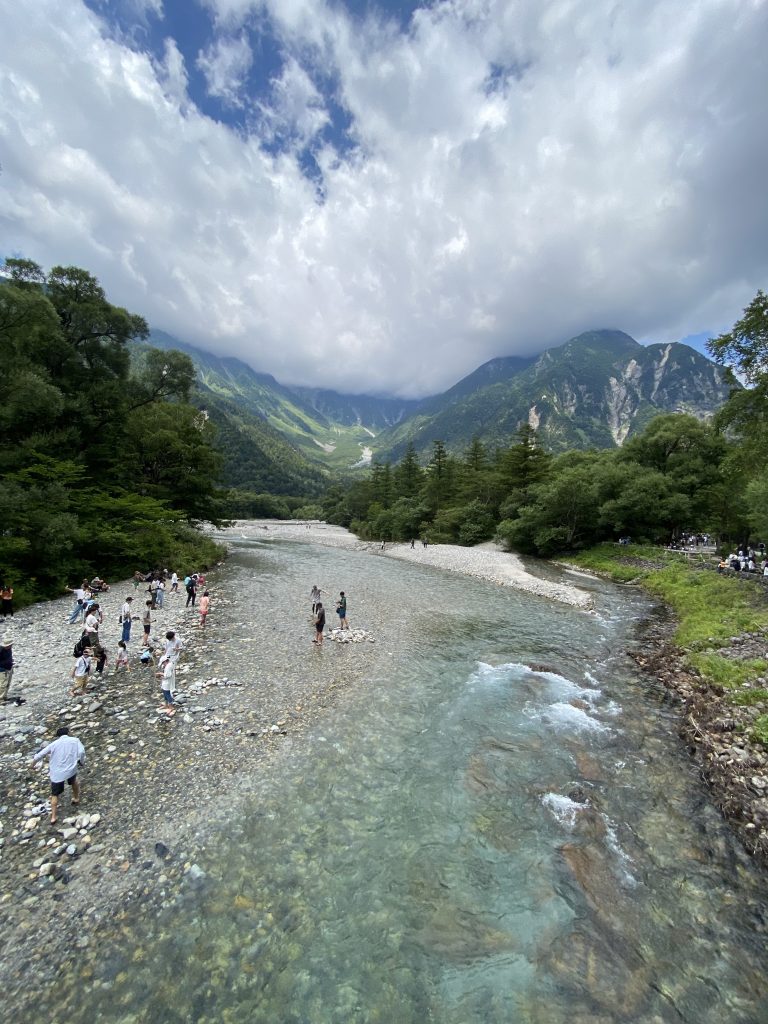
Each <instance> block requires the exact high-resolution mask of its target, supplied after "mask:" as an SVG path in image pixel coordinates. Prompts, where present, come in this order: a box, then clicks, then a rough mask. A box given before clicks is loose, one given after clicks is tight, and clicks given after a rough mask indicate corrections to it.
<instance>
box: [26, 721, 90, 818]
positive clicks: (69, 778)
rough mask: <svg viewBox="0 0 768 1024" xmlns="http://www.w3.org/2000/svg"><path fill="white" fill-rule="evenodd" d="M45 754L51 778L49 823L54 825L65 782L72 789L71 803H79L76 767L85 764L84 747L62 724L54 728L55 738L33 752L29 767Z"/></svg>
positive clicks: (33, 765)
mask: <svg viewBox="0 0 768 1024" xmlns="http://www.w3.org/2000/svg"><path fill="white" fill-rule="evenodd" d="M46 755H48V758H49V761H48V776H49V778H50V780H51V824H52V825H55V824H56V812H57V809H58V806H59V797H60V796H61V794H62V793H63V792H64V783H65V782H66V784H67V785H68V786H69V788H70V790H71V791H72V804H73V805H74V806H75V807H77V805H78V804H79V803H80V783H79V782H78V779H77V769H78V768H80V767H82V766H83V765H84V764H85V747H84V746H83V744H82V743H81V742H80V740H79V739H78V738H77V736H70V735H69V730H68V729H67V728H66V726H62V727H61V729H57V730H56V739H55V740H54V741H53V742H52V743H49V744H48V746H47V747H43V749H42V750H39V751H38V752H37V753H36V754H35V756H34V757H33V758H32V765H31V767H32V768H34V767H35V766H36V765H37V762H38V761H40V760H42V758H44V757H45V756H46Z"/></svg>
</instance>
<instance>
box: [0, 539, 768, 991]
mask: <svg viewBox="0 0 768 1024" xmlns="http://www.w3.org/2000/svg"><path fill="white" fill-rule="evenodd" d="M267 531H269V534H270V535H271V536H272V537H285V538H289V539H292V540H305V541H308V542H309V541H311V542H313V543H321V544H324V545H326V546H330V547H345V548H352V549H355V550H363V551H367V552H369V553H370V555H371V557H380V556H382V555H383V556H385V557H386V556H389V557H394V558H399V559H406V560H409V561H414V562H420V563H421V564H424V565H425V566H430V567H434V568H440V569H448V570H451V571H453V572H460V573H464V574H467V575H472V576H476V577H479V578H482V579H488V580H489V581H492V582H495V583H497V584H498V585H500V586H515V587H519V588H520V589H524V590H526V591H527V592H529V593H533V594H536V595H537V596H539V597H544V598H546V599H549V600H557V601H561V602H564V603H568V604H571V605H573V606H575V607H577V608H583V609H585V610H587V609H588V608H589V607H590V605H591V599H590V595H589V594H588V593H587V592H586V591H582V590H580V589H578V588H577V587H575V586H568V585H562V584H557V583H553V582H552V581H547V580H539V579H538V578H537V577H535V576H533V575H532V574H530V573H528V572H526V571H525V569H524V568H523V566H522V564H521V563H519V561H518V560H517V559H515V558H514V557H513V556H510V555H507V554H506V553H503V552H500V551H497V550H494V549H493V548H492V546H484V547H481V548H479V549H465V548H458V547H455V548H454V547H453V546H430V547H428V548H423V547H421V546H416V547H415V548H413V549H411V548H410V546H409V545H387V546H386V547H385V549H384V551H383V552H382V551H381V548H380V546H379V545H373V544H364V543H361V542H359V541H357V539H356V538H354V537H353V536H352V535H351V534H349V533H347V531H344V530H341V529H340V528H337V527H327V526H325V525H324V524H310V526H309V527H308V526H307V524H298V523H289V524H285V523H272V522H269V523H259V524H255V523H241V524H237V526H236V527H234V528H233V530H232V533H233V534H234V535H235V536H237V537H240V538H244V539H246V540H248V539H257V538H259V537H265V536H266V533H267ZM221 575H222V574H221V573H217V572H216V571H214V572H213V573H211V574H210V576H209V589H210V590H211V594H212V611H211V615H210V616H209V621H208V625H207V627H206V629H205V630H204V631H203V630H201V629H199V628H198V626H197V615H196V613H194V612H193V611H188V610H185V608H184V603H185V595H184V594H183V593H182V594H181V595H175V596H172V595H168V596H167V597H166V607H165V608H164V609H163V610H162V611H158V612H157V613H156V619H155V622H154V624H153V634H154V635H158V636H161V635H163V634H164V633H165V631H166V630H167V629H169V628H174V629H176V630H177V631H178V632H179V634H180V635H181V636H182V638H183V639H184V642H185V649H184V654H183V657H182V660H181V662H180V666H179V672H178V686H179V694H178V699H179V704H180V707H179V710H178V712H177V714H176V716H175V717H174V718H173V719H170V720H169V719H167V718H166V717H165V716H164V715H162V714H160V713H159V711H158V708H159V706H160V700H159V696H160V694H159V684H158V682H157V680H156V679H155V677H154V672H153V671H152V670H151V669H144V668H141V667H140V666H139V665H138V664H137V657H136V655H137V651H138V646H139V645H138V643H137V641H136V640H135V639H134V642H133V644H132V671H131V672H130V673H128V674H123V675H117V676H116V675H114V674H113V672H112V668H111V665H110V666H108V669H107V672H106V674H105V678H104V679H103V680H101V681H100V682H99V683H97V684H95V686H94V688H93V690H92V692H90V693H88V694H87V695H86V696H85V697H84V698H83V699H74V698H71V697H70V696H69V673H70V671H71V667H72V664H73V659H72V646H73V644H74V642H75V640H76V639H77V637H78V636H79V633H80V627H79V626H77V625H74V626H69V625H67V623H66V619H67V615H68V612H69V611H70V609H71V601H70V599H69V598H62V599H61V600H58V601H52V602H48V603H45V604H39V605H36V606H34V607H32V608H30V609H26V610H24V611H22V612H21V613H20V614H18V615H17V617H16V618H15V619H14V620H12V621H11V620H7V621H6V623H5V624H4V630H3V631H4V632H5V633H10V634H11V635H12V636H13V639H14V656H15V660H16V665H17V668H16V674H15V679H14V684H13V688H12V691H11V693H12V696H13V695H20V696H22V697H23V698H24V700H25V702H26V703H24V704H21V705H19V706H16V705H14V704H10V705H5V706H4V707H3V708H2V709H0V787H1V789H0V792H1V794H2V795H1V796H0V882H1V885H0V892H1V893H2V895H0V905H1V906H2V912H3V919H4V923H5V927H4V929H3V933H2V938H1V939H0V979H1V980H2V984H3V990H4V993H5V994H6V996H7V997H9V998H12V999H13V1000H15V1003H16V1005H18V1006H22V1005H24V1003H25V999H26V997H27V994H31V996H33V995H34V991H35V986H39V985H41V984H45V983H46V981H47V980H49V979H53V978H54V977H55V975H56V972H57V970H58V968H59V964H60V963H61V962H62V960H66V959H68V958H70V957H72V956H75V955H76V951H77V949H78V948H84V947H86V946H88V945H89V944H91V943H92V942H93V941H94V934H95V929H96V925H97V924H98V922H99V921H100V920H102V919H103V918H105V917H106V916H108V915H117V916H118V917H119V915H120V914H121V913H122V912H123V910H124V908H125V907H126V906H127V905H128V904H130V903H131V902H133V901H137V900H141V901H144V902H148V903H150V904H156V905H158V906H162V905H164V904H168V903H170V902H172V901H173V900H175V899H176V898H177V897H178V894H179V893H180V892H181V891H183V890H184V888H185V887H189V886H196V885H199V884H200V883H201V880H202V879H201V875H202V869H201V868H200V867H199V866H198V865H197V863H196V860H195V857H196V851H199V850H200V848H201V846H204V844H205V842H206V835H207V834H209V832H210V829H211V828H212V827H214V826H215V825H216V824H217V823H218V822H219V819H220V818H221V817H222V815H226V813H227V812H226V811H225V810H223V808H222V801H221V799H220V797H221V794H222V793H226V794H227V798H228V799H227V805H228V806H233V805H234V803H235V801H234V800H232V799H229V798H230V797H231V796H232V797H234V796H236V794H237V791H238V790H240V789H243V788H245V787H251V786H252V785H253V780H254V778H258V775H259V773H262V772H274V771H279V764H280V759H281V757H282V756H283V754H284V753H285V752H287V751H288V750H290V747H291V744H293V743H295V742H297V741H300V739H301V736H302V733H303V731H304V729H305V728H306V727H308V726H309V725H310V724H313V723H315V722H317V721H320V720H321V719H322V716H324V715H327V714H328V713H329V711H330V710H331V709H332V708H333V706H334V704H335V703H336V701H337V699H338V697H339V695H340V693H341V691H342V690H343V689H344V688H347V687H355V686H361V685H365V682H366V679H367V678H368V677H369V676H370V675H371V673H372V672H373V670H374V668H375V667H376V665H377V664H378V663H379V659H380V658H381V657H382V656H386V655H388V654H389V653H390V652H388V651H387V650H385V649H383V647H382V644H381V643H379V638H378V637H376V636H375V635H372V634H371V633H370V632H368V631H366V630H361V629H353V630H352V631H351V632H350V633H348V634H346V635H345V634H338V633H334V632H331V631H330V630H329V631H328V635H327V642H326V648H330V650H326V651H324V652H323V655H322V656H321V655H320V652H318V651H317V650H314V651H312V650H311V644H310V642H309V641H310V637H311V626H310V622H309V616H308V614H304V612H303V611H302V613H301V615H299V616H298V617H297V620H296V621H295V622H291V623H290V624H288V625H284V624H280V623H264V622H262V621H259V622H258V623H257V622H254V621H252V620H251V619H249V617H248V613H247V610H244V609H243V608H241V607H239V606H238V602H237V601H236V599H235V597H236V595H234V594H232V593H230V592H228V590H227V587H226V586H222V585H220V584H219V580H218V579H217V577H218V576H221ZM309 582H310V584H311V582H312V581H309ZM302 586H304V584H302ZM129 593H130V594H132V595H133V596H134V599H135V600H134V603H135V604H137V605H141V603H142V600H143V597H144V594H143V588H141V589H139V590H138V591H134V589H133V586H132V585H131V584H128V583H125V584H121V585H118V586H115V587H113V588H112V590H111V591H110V593H109V594H108V595H106V597H105V599H104V600H103V602H102V604H103V606H104V611H105V622H104V626H103V627H102V633H103V635H104V638H105V640H106V643H107V647H108V649H109V651H110V654H111V656H114V652H115V650H116V644H117V640H118V638H119V632H120V627H119V625H118V623H117V618H118V612H119V608H120V606H121V604H122V602H123V600H124V598H125V596H126V595H127V594H129ZM305 596H306V598H307V599H308V592H307V594H306V595H305ZM308 610H309V609H308V606H307V609H306V612H307V613H308ZM370 611H371V612H372V613H373V614H372V617H371V620H372V621H377V620H378V618H379V616H378V615H377V614H376V608H371V609H370ZM136 633H139V634H140V624H139V623H136V624H135V625H134V636H135V635H136ZM670 635H671V626H670V627H669V628H667V627H666V625H663V624H658V625H657V627H655V631H654V632H652V633H651V634H650V635H649V636H648V638H647V640H646V639H642V640H641V642H640V643H639V644H638V647H637V650H636V651H635V652H634V656H635V659H636V661H637V662H638V663H639V664H640V665H641V666H642V667H644V668H645V669H647V670H648V671H649V672H652V673H653V675H654V677H655V678H657V679H660V680H661V682H662V683H663V684H664V686H665V687H666V688H667V691H668V692H669V693H670V694H672V695H674V697H675V699H679V700H680V701H682V702H683V704H682V708H681V710H682V712H683V715H682V719H681V732H682V734H683V736H684V738H685V740H686V742H687V743H688V744H689V745H690V747H691V749H692V752H693V753H694V756H695V757H697V758H698V763H699V764H700V765H701V770H702V774H703V776H704V777H705V778H706V779H707V781H708V782H709V783H710V785H711V786H712V792H713V799H714V800H715V802H716V803H717V804H718V805H719V806H720V807H721V808H722V809H723V811H724V813H725V814H726V815H727V816H728V817H729V820H731V821H732V823H733V824H734V826H735V827H736V829H737V831H738V832H739V834H740V835H741V837H742V838H743V840H744V843H745V845H746V846H747V849H749V850H750V851H751V852H753V853H755V854H756V855H758V856H760V857H762V858H763V859H765V857H766V849H767V848H768V846H767V844H766V837H768V766H767V764H766V760H767V759H766V757H765V755H764V753H763V751H762V749H761V748H759V747H755V746H753V745H751V744H750V743H749V740H748V738H747V737H746V735H745V733H744V732H739V731H738V726H739V725H740V724H741V725H744V723H743V722H740V721H736V719H740V716H742V714H743V715H748V714H754V712H753V709H752V708H743V709H738V712H737V713H735V714H734V712H733V708H731V707H730V706H729V707H728V708H727V709H726V706H725V704H724V703H723V702H722V701H721V700H720V696H719V695H718V694H717V693H715V692H710V691H706V690H704V689H703V688H702V685H701V681H700V680H698V679H697V678H696V677H694V676H693V675H692V674H691V673H690V672H688V671H687V670H686V669H685V667H684V666H683V664H682V661H681V660H680V658H679V656H678V655H677V653H676V652H675V651H674V648H672V647H671V646H670ZM334 639H336V640H339V641H342V642H340V643H333V642H332V641H333V640H334ZM349 644H353V645H355V646H354V647H353V648H352V649H351V650H350V648H349V646H348V645H349ZM232 645H235V646H236V650H237V656H238V658H240V659H249V662H250V663H251V664H253V662H254V661H255V660H257V661H258V664H259V665H260V664H261V661H262V660H263V662H264V664H270V665H272V666H274V667H273V668H270V669H265V670H264V671H263V672H259V673H258V682H257V683H256V684H254V683H253V682H245V681H244V680H243V679H242V678H238V674H237V673H233V672H231V670H230V673H229V674H226V673H223V672H222V671H221V670H220V667H219V666H220V662H221V661H222V660H223V658H222V654H223V652H224V650H225V647H226V649H228V650H231V647H232ZM732 647H733V653H734V656H735V657H738V656H746V655H747V654H750V655H754V654H756V653H759V654H761V655H762V654H763V653H764V652H763V638H762V637H741V638H734V641H733V644H732ZM350 653H353V654H354V657H352V658H350V657H346V655H348V654H350ZM326 654H330V655H331V656H330V657H325V655H326ZM260 655H268V657H267V656H265V657H263V658H260V657H259V656H260ZM314 655H318V657H314ZM336 655H339V657H336ZM341 656H344V658H343V669H341V668H340V658H341ZM227 660H228V661H229V662H230V663H231V660H232V659H231V658H229V659H227ZM248 676H249V677H250V679H251V680H252V679H253V676H254V673H253V672H250V673H248ZM755 685H756V686H758V685H764V682H763V683H760V681H759V680H758V681H756V682H755ZM756 709H757V711H759V710H760V707H759V705H757V706H756ZM61 725H67V726H68V727H69V728H70V730H71V731H72V732H73V733H75V734H77V735H79V736H80V738H81V739H82V741H83V743H84V744H85V746H86V748H87V753H88V764H87V769H86V771H85V772H84V773H83V796H82V803H81V806H80V807H78V808H76V809H72V808H70V805H69V802H68V801H69V794H68V793H65V795H64V797H63V799H62V801H61V803H60V808H59V822H58V823H57V824H56V825H55V826H51V825H50V824H49V822H48V805H47V800H48V794H49V785H48V778H47V772H46V771H45V769H44V768H43V767H40V768H39V769H38V770H37V771H32V770H30V767H29V762H30V759H31V756H32V754H33V753H34V752H35V751H36V750H38V749H40V747H41V746H42V745H43V744H44V743H46V742H48V741H49V740H50V739H51V738H52V737H53V735H54V734H55V731H56V728H58V727H59V726H61ZM75 810H76V812H77V813H74V811H75ZM31 979H34V984H33V983H32V981H31Z"/></svg>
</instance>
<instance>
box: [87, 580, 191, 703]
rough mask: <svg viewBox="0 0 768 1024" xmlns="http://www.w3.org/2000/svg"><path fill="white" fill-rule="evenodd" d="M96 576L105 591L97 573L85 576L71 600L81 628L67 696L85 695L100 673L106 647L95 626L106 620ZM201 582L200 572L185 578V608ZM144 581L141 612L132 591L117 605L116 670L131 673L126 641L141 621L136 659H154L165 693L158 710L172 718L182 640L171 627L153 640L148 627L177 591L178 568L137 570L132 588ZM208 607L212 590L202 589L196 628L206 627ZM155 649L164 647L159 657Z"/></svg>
mask: <svg viewBox="0 0 768 1024" xmlns="http://www.w3.org/2000/svg"><path fill="white" fill-rule="evenodd" d="M97 581H98V583H99V584H100V586H99V589H98V591H96V592H104V591H105V590H106V589H108V587H107V584H106V583H104V581H103V580H99V579H98V578H97V580H92V581H91V583H90V584H89V583H88V581H87V580H83V582H82V584H81V586H80V587H77V588H74V589H73V590H72V593H73V594H74V598H75V605H74V607H73V609H72V612H71V614H70V617H69V619H68V622H70V623H72V624H74V623H75V622H77V621H78V619H79V618H81V617H82V619H83V632H82V636H81V637H80V639H79V640H78V641H77V643H76V644H75V647H74V650H73V656H74V657H75V664H74V666H73V668H72V672H71V679H72V689H71V691H70V694H71V696H80V695H82V694H84V693H85V692H86V691H87V688H88V683H89V681H90V679H91V678H92V676H93V675H96V676H101V675H103V672H104V668H105V666H106V663H107V660H108V658H107V650H106V647H105V646H104V643H103V642H102V639H101V638H100V635H99V628H100V626H101V625H102V623H103V621H104V616H103V612H102V609H101V607H100V605H99V602H98V601H96V600H95V598H94V596H93V595H94V590H95V588H94V583H96V582H97ZM201 582H202V584H203V585H204V583H205V577H204V576H203V574H202V573H194V574H191V575H189V576H187V577H186V578H185V580H184V584H185V587H186V590H187V605H186V607H189V606H190V605H192V607H194V603H195V602H194V598H195V596H196V589H197V587H198V586H199V585H200V584H201ZM142 583H145V584H147V587H146V593H147V597H146V600H145V601H144V607H143V609H142V611H141V614H140V615H137V614H134V603H133V602H134V597H133V595H130V594H129V595H128V596H126V598H125V600H124V602H123V604H122V607H121V609H120V615H119V617H118V624H119V625H120V627H121V635H120V640H119V641H118V643H117V654H116V658H115V672H116V673H117V672H129V671H130V669H131V664H130V658H129V655H128V644H129V643H130V642H131V630H132V627H133V623H134V622H135V621H138V620H139V619H140V620H141V625H142V650H141V654H140V656H139V661H140V663H141V664H142V666H146V667H149V666H152V665H155V664H157V678H158V679H159V680H160V684H161V690H162V693H163V705H162V707H161V708H159V709H158V710H160V711H162V712H163V713H165V714H166V715H168V716H169V717H171V716H172V715H174V714H175V713H176V712H175V707H174V701H173V694H174V693H175V691H176V664H177V662H178V659H179V655H180V653H181V647H182V643H181V639H180V638H179V637H178V636H177V635H176V632H175V631H174V630H169V631H168V632H167V633H166V634H165V641H164V642H161V641H154V640H153V639H152V637H151V632H152V623H153V621H154V620H153V612H154V611H155V610H156V609H162V608H163V607H164V602H165V594H166V591H167V590H169V591H170V593H171V594H176V593H178V592H179V576H178V574H177V573H176V572H173V573H169V572H168V571H167V570H156V571H152V572H150V573H147V574H143V573H139V572H137V573H135V574H134V589H135V590H138V588H139V586H140V585H141V584H142ZM190 592H191V597H190ZM209 609H210V595H209V593H208V591H207V590H206V591H205V592H204V594H203V596H202V598H201V599H200V602H199V604H198V607H197V612H198V613H199V616H200V619H199V625H200V627H205V624H206V620H207V618H208V612H209ZM159 648H162V653H161V654H160V658H159V661H157V660H156V654H157V652H158V650H159Z"/></svg>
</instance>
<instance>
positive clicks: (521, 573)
mask: <svg viewBox="0 0 768 1024" xmlns="http://www.w3.org/2000/svg"><path fill="white" fill-rule="evenodd" d="M264 531H267V532H269V533H271V534H272V535H273V536H279V537H288V538H290V539H291V540H299V541H301V540H303V541H306V542H308V543H309V542H311V543H313V544H323V545H326V546H327V547H344V548H354V549H356V550H359V551H370V552H371V554H375V555H384V556H386V557H388V558H399V559H402V560H403V561H408V562H417V563H418V564H420V565H427V566H430V567H431V568H434V569H444V570H446V571H448V572H457V573H461V574H462V575H464V576H474V577H475V578H477V579H481V580H488V581H489V582H490V583H497V584H498V585H499V586H502V587H514V588H515V589H517V590H523V591H525V592H526V593H528V594H535V595H536V596H537V597H544V598H547V599H548V600H550V601H560V602H562V603H563V604H569V605H572V606H573V607H575V608H583V609H585V610H589V609H591V608H592V598H591V596H590V595H589V594H587V593H586V592H585V591H583V590H580V589H579V588H578V587H575V586H572V585H569V584H566V583H553V582H551V581H549V580H544V579H539V578H538V577H536V576H534V575H532V574H531V573H529V572H528V571H527V570H526V569H525V567H524V566H523V563H522V562H521V560H520V559H519V558H518V557H517V556H516V555H513V554H510V553H509V552H506V551H502V550H501V548H499V547H498V545H496V544H494V543H493V542H492V541H489V542H488V543H487V544H480V545H478V546H477V547H474V548H465V547H461V546H460V545H459V544H430V545H429V546H428V547H426V548H425V547H424V546H423V545H422V544H421V542H417V543H416V545H415V546H414V547H413V548H412V547H411V545H410V544H397V543H387V544H386V545H385V546H384V548H383V550H382V548H381V545H380V544H377V543H374V542H372V541H361V540H358V539H357V537H355V536H354V534H352V533H350V532H349V531H348V530H345V529H344V528H343V527H341V526H330V525H328V524H326V523H314V522H313V523H299V522H281V521H279V520H268V521H266V522H261V521H260V522H252V521H243V522H238V523H236V524H235V526H234V527H233V528H232V532H233V533H234V534H236V535H240V536H243V537H258V536H260V535H262V534H263V533H264Z"/></svg>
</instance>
